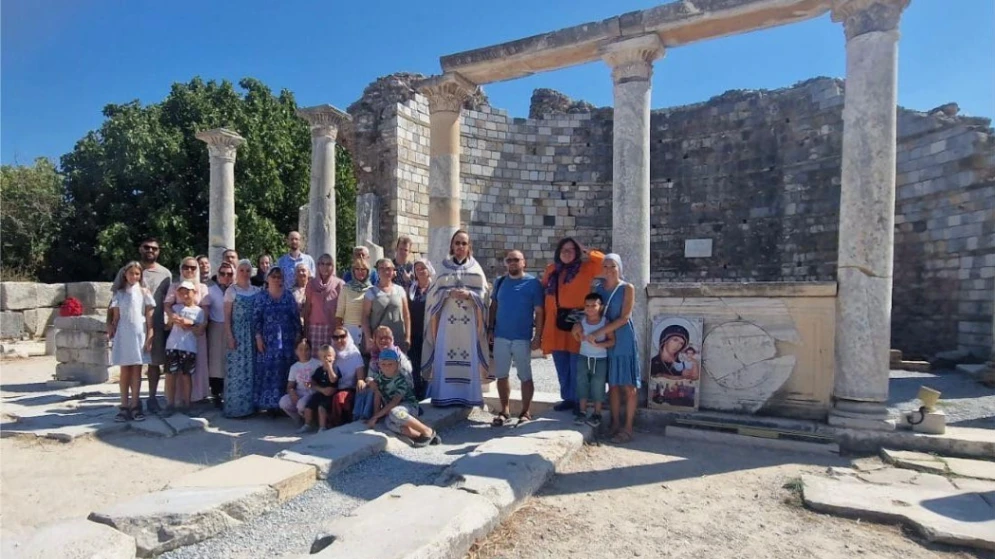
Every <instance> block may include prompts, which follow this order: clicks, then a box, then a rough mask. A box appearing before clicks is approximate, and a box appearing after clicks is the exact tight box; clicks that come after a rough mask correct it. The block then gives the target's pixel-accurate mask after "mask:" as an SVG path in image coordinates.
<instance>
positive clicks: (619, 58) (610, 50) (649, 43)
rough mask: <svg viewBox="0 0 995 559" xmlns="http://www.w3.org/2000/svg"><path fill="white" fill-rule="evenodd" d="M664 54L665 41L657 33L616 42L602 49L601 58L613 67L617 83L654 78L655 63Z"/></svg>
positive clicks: (613, 74) (614, 78)
mask: <svg viewBox="0 0 995 559" xmlns="http://www.w3.org/2000/svg"><path fill="white" fill-rule="evenodd" d="M663 54H664V49H663V41H661V40H660V36H659V35H657V34H655V33H652V34H649V35H641V36H639V37H632V38H631V39H622V40H620V41H614V42H611V43H608V44H607V45H605V46H603V47H601V58H603V59H604V61H605V62H606V63H607V64H608V66H610V67H611V69H612V80H613V81H614V82H615V83H619V82H622V81H629V80H648V79H650V78H651V77H652V76H653V61H654V60H656V59H657V58H660V57H662V56H663Z"/></svg>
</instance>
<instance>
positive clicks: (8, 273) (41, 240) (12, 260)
mask: <svg viewBox="0 0 995 559" xmlns="http://www.w3.org/2000/svg"><path fill="white" fill-rule="evenodd" d="M0 200H2V206H0V243H2V244H0V265H2V267H3V277H4V279H8V278H17V279H37V278H38V274H39V272H40V271H41V270H42V265H43V263H44V262H45V258H46V254H47V252H48V249H49V247H50V246H51V244H52V241H53V240H54V239H55V237H56V235H57V234H58V231H59V226H60V224H61V223H62V219H63V216H64V205H63V190H62V177H61V176H60V175H59V173H58V171H57V170H56V168H55V165H54V164H53V163H52V162H51V161H49V160H48V159H46V158H44V157H40V158H38V159H36V160H35V163H34V165H32V166H30V167H29V166H23V165H3V166H2V167H0Z"/></svg>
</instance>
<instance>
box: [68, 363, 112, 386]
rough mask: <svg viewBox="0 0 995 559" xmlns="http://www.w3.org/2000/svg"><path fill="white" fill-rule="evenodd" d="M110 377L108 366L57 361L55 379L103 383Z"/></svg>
mask: <svg viewBox="0 0 995 559" xmlns="http://www.w3.org/2000/svg"><path fill="white" fill-rule="evenodd" d="M108 378H110V367H108V366H107V365H94V364H91V363H59V364H58V365H56V366H55V380H73V381H76V382H81V383H83V384H103V383H105V382H107V379H108Z"/></svg>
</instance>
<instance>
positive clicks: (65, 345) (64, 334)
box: [55, 329, 93, 351]
mask: <svg viewBox="0 0 995 559" xmlns="http://www.w3.org/2000/svg"><path fill="white" fill-rule="evenodd" d="M92 340H93V337H92V335H91V334H90V333H89V332H83V331H81V330H58V329H57V332H56V334H55V347H56V348H58V349H85V348H89V347H90V346H91V345H92V344H93V341H92ZM58 349H57V350H56V351H58Z"/></svg>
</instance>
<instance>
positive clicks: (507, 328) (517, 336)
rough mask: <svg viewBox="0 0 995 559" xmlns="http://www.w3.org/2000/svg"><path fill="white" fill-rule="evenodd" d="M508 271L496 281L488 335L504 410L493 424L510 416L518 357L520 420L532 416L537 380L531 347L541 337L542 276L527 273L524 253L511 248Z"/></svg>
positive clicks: (527, 419)
mask: <svg viewBox="0 0 995 559" xmlns="http://www.w3.org/2000/svg"><path fill="white" fill-rule="evenodd" d="M504 265H505V267H506V268H507V269H508V274H507V275H504V276H501V277H499V278H497V279H496V280H495V281H494V290H493V292H492V294H491V312H490V313H489V315H488V316H489V320H490V324H489V325H488V328H487V335H488V338H490V340H491V341H492V342H493V343H494V361H493V363H492V369H491V371H492V372H493V373H494V376H495V377H496V378H497V387H498V396H499V397H500V398H501V412H500V413H499V414H498V415H497V417H495V418H494V421H493V422H492V425H494V426H495V427H500V426H501V425H504V424H505V422H507V421H508V420H509V419H510V413H509V412H510V410H511V408H510V406H509V399H510V396H511V386H510V385H509V383H508V374H509V373H510V372H511V362H512V360H513V359H514V361H515V370H516V371H518V380H520V381H521V382H522V413H521V415H519V416H518V423H519V424H521V423H523V422H525V421H529V420H530V419H532V416H531V415H530V414H529V407H530V406H531V405H532V395H533V394H534V393H535V384H534V383H533V382H532V350H535V349H539V345H540V342H541V341H542V321H543V303H544V302H543V298H544V296H543V290H542V284H541V283H539V280H537V279H536V278H535V276H533V275H531V274H526V273H525V256H524V255H523V254H522V253H521V251H518V250H512V251H510V252H509V253H508V255H507V256H506V257H505V259H504Z"/></svg>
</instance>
